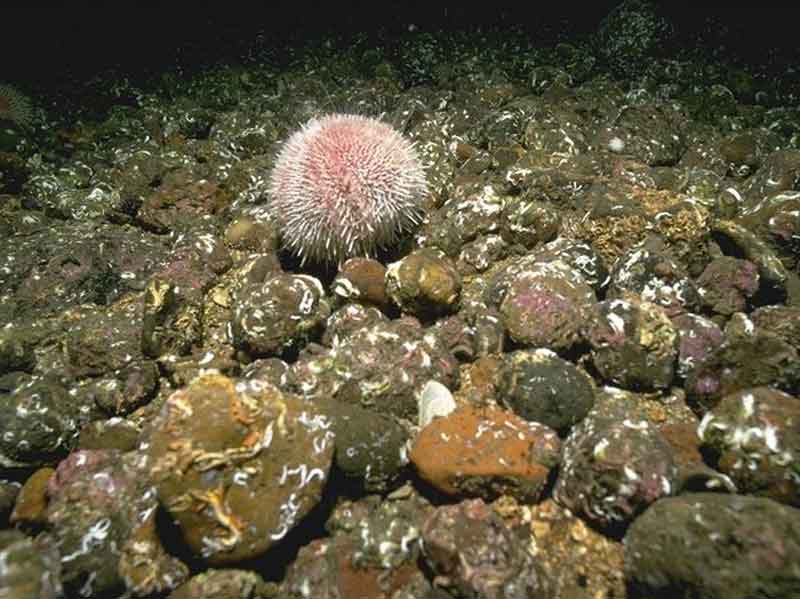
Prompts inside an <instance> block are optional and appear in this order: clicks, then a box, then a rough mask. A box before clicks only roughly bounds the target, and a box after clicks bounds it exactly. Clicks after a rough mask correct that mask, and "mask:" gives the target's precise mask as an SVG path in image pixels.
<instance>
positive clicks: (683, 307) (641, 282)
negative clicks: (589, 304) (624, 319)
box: [606, 236, 700, 317]
mask: <svg viewBox="0 0 800 599" xmlns="http://www.w3.org/2000/svg"><path fill="white" fill-rule="evenodd" d="M630 293H635V294H638V295H639V296H640V297H641V298H642V299H643V300H645V301H648V302H651V303H653V304H656V305H657V306H660V307H661V308H663V309H664V310H665V311H666V313H667V315H668V316H670V317H672V316H676V315H678V314H680V313H682V312H685V311H687V310H694V309H696V308H697V307H698V305H699V302H700V295H699V294H698V290H697V288H696V287H695V284H694V282H693V281H692V279H691V277H690V276H689V274H688V273H687V272H686V269H685V268H684V267H683V266H682V265H681V264H680V263H679V262H678V261H677V260H676V259H675V258H674V257H673V256H672V255H671V252H670V251H669V249H668V246H667V245H666V244H665V243H664V240H663V239H661V238H659V237H656V236H651V237H648V238H646V239H645V240H644V242H642V243H640V244H638V245H637V246H636V247H634V248H632V249H630V250H628V251H627V252H626V253H625V254H623V255H622V256H620V258H619V260H617V262H616V264H615V266H614V268H613V269H612V270H611V277H610V282H609V287H608V292H607V296H606V297H607V298H608V299H620V298H624V297H626V295H628V294H630Z"/></svg>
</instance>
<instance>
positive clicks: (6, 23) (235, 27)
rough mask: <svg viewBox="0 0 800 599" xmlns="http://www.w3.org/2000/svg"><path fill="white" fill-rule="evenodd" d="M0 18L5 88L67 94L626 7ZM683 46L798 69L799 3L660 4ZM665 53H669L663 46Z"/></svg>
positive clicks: (269, 8) (12, 0) (14, 3)
mask: <svg viewBox="0 0 800 599" xmlns="http://www.w3.org/2000/svg"><path fill="white" fill-rule="evenodd" d="M3 4H4V6H3V7H2V8H1V9H0V23H1V25H0V80H4V81H11V82H15V83H20V84H33V85H36V86H37V87H41V86H49V85H53V86H56V87H59V86H63V85H66V84H69V83H74V82H76V81H81V80H83V79H87V78H91V77H96V76H98V75H99V74H101V73H102V72H104V71H105V70H107V69H109V68H114V69H116V70H117V71H118V74H119V72H122V73H124V74H126V75H128V76H130V77H132V78H137V77H139V76H141V77H146V76H148V75H152V74H153V73H154V72H155V73H157V72H159V71H161V70H165V69H168V68H170V67H172V66H175V65H176V64H179V65H181V66H183V67H185V68H191V67H194V66H202V65H204V64H208V63H211V62H218V61H223V60H230V59H238V58H240V57H241V56H246V55H247V54H248V52H251V51H252V50H253V48H260V49H263V48H264V47H268V48H270V49H272V50H274V51H275V52H276V53H278V54H280V52H282V51H286V50H287V49H288V48H291V47H294V46H296V45H297V43H298V42H301V43H302V42H306V43H307V42H308V41H311V40H313V39H315V38H323V37H330V36H332V35H333V36H338V37H342V38H345V39H346V38H347V37H348V36H351V35H354V34H366V35H372V36H376V38H379V39H381V40H383V41H385V40H387V39H388V40H391V39H392V38H393V37H394V36H396V35H398V34H400V33H401V32H402V31H404V30H407V29H408V27H409V26H412V25H413V26H415V27H417V28H421V29H426V30H435V29H446V30H457V29H473V28H475V27H476V26H482V27H486V26H491V27H498V28H501V29H502V28H512V27H516V28H523V29H524V30H526V31H528V32H529V33H530V36H531V38H533V39H535V40H538V41H540V42H541V43H542V44H543V45H547V44H551V43H552V42H553V41H555V40H558V41H580V40H581V39H583V38H584V37H585V36H586V35H588V34H590V33H592V32H593V31H595V30H596V29H597V26H598V24H599V22H600V20H601V19H602V18H603V17H604V16H605V15H606V14H608V12H609V10H611V9H612V8H613V7H614V6H615V5H617V4H619V2H611V1H593V2H577V1H570V0H558V1H556V2H541V1H536V0H528V1H526V2H497V1H494V0H493V1H491V2H478V3H475V6H466V5H467V4H472V3H466V2H458V3H445V2H430V1H422V0H408V1H385V2H384V1H380V0H374V1H367V0H346V1H342V0H336V1H333V0H331V1H326V2H298V1H289V0H279V1H267V0H253V1H250V2H228V1H209V0H206V1H196V2H191V3H189V2H170V1H161V2H153V1H149V2H147V1H145V2H133V1H127V2H126V1H122V0H118V1H111V2H109V1H105V2H101V1H93V2H88V1H85V0H84V1H69V2H66V1H50V2H45V1H41V0H40V1H34V2H24V1H20V0H8V1H7V2H4V3H3ZM656 4H657V5H658V7H659V10H660V11H662V12H663V14H664V15H665V16H666V17H668V19H669V20H670V21H671V22H672V23H673V25H674V26H675V30H676V32H677V34H678V35H677V37H676V38H675V39H676V44H677V45H679V46H681V45H682V46H686V45H697V44H698V43H699V44H700V45H703V46H707V47H708V49H709V52H714V53H717V54H718V53H720V52H723V53H726V54H730V56H731V57H736V59H738V60H743V61H747V62H757V63H762V64H763V63H765V62H767V63H771V64H773V65H780V64H784V65H785V64H787V62H794V61H796V60H797V58H798V55H800V52H799V51H798V46H800V43H798V36H797V20H796V19H795V18H794V17H793V12H795V11H793V9H792V7H791V4H792V3H788V2H787V3H779V2H760V3H732V2H700V1H694V2H689V1H683V0H679V1H673V2H660V3H656ZM665 50H667V49H665Z"/></svg>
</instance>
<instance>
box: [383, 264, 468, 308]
mask: <svg viewBox="0 0 800 599" xmlns="http://www.w3.org/2000/svg"><path fill="white" fill-rule="evenodd" d="M386 292H387V294H388V295H389V296H390V297H391V298H392V300H393V301H394V302H395V303H396V304H397V305H398V306H400V308H401V309H402V310H403V311H404V312H407V313H409V314H413V315H415V316H418V317H420V318H423V319H431V318H435V317H436V316H440V315H442V314H447V313H449V312H453V311H455V310H456V309H457V308H458V302H459V299H460V297H461V275H459V274H458V271H457V270H456V268H455V266H454V265H453V263H452V262H451V261H450V260H449V259H448V258H447V257H446V256H444V254H443V253H442V252H436V251H434V250H431V249H427V248H423V249H420V250H417V251H415V252H412V253H411V254H409V255H408V256H406V257H405V258H403V259H402V260H400V261H399V262H395V263H394V264H391V265H389V268H388V269H387V271H386Z"/></svg>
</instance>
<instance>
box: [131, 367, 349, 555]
mask: <svg viewBox="0 0 800 599" xmlns="http://www.w3.org/2000/svg"><path fill="white" fill-rule="evenodd" d="M330 427H331V423H330V421H329V420H328V419H327V418H326V417H325V416H323V415H322V414H319V413H318V412H317V411H316V410H315V409H314V407H313V405H312V404H310V403H307V402H304V401H303V400H301V399H300V398H299V397H296V396H293V395H289V394H285V393H282V392H281V391H280V390H278V389H277V388H276V387H273V386H272V385H269V384H267V383H263V382H260V381H255V380H251V381H236V380H234V379H230V378H228V377H226V376H223V375H220V374H216V373H213V374H206V375H203V376H201V377H199V378H197V379H195V380H194V381H192V383H191V384H190V385H189V386H188V387H187V388H185V389H181V390H179V391H176V392H175V393H173V394H172V395H171V396H170V397H169V399H167V401H166V403H165V404H164V407H163V409H162V411H161V413H160V414H159V415H158V416H157V417H156V418H155V420H154V422H153V430H152V433H151V434H150V436H149V438H148V439H147V440H146V441H145V442H144V443H143V445H142V449H143V450H145V452H146V455H147V456H148V460H150V464H152V466H151V476H152V478H153V480H154V481H155V482H156V484H157V488H158V497H159V500H160V501H161V503H162V504H163V505H164V507H165V508H166V509H167V511H169V513H170V514H171V515H172V517H173V518H174V519H175V520H176V521H177V523H178V526H179V527H180V528H181V531H182V532H183V536H184V539H185V540H186V543H187V545H188V546H189V547H190V548H191V549H192V551H193V552H194V553H195V554H196V555H198V556H201V557H203V558H205V559H206V560H207V561H208V562H209V563H211V564H223V563H231V562H236V561H239V560H243V559H248V558H252V557H255V556H257V555H260V554H261V553H263V552H264V551H266V550H267V549H268V548H269V547H271V546H272V545H274V544H275V543H277V542H278V541H280V540H281V539H282V538H283V537H284V536H286V534H287V533H288V532H289V530H290V529H291V528H292V527H293V526H294V525H295V524H297V523H298V522H299V521H300V520H301V519H302V518H303V517H304V516H305V515H306V514H307V513H308V512H309V511H310V510H311V509H312V508H313V507H314V506H315V505H316V504H317V502H318V501H319V498H320V495H321V492H322V487H323V486H324V484H325V481H326V480H327V477H328V470H329V469H330V466H331V462H332V460H333V432H332V431H331V430H329V429H330Z"/></svg>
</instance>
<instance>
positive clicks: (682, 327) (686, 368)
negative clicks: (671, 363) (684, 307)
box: [672, 314, 722, 377]
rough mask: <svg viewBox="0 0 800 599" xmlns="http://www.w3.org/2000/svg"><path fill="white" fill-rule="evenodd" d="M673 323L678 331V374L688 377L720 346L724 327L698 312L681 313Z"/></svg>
mask: <svg viewBox="0 0 800 599" xmlns="http://www.w3.org/2000/svg"><path fill="white" fill-rule="evenodd" d="M672 324H673V325H674V326H675V330H676V331H677V332H678V375H679V376H682V377H686V376H687V375H688V374H689V373H690V372H692V371H693V370H694V369H695V368H697V367H698V366H699V365H700V364H702V363H703V361H704V360H705V359H706V358H708V356H710V355H711V354H712V353H713V352H714V350H715V349H716V348H718V347H719V346H720V344H721V343H722V329H720V328H719V326H717V325H716V323H714V321H712V320H709V319H707V318H704V317H702V316H699V315H697V314H681V315H680V316H676V317H675V318H673V319H672Z"/></svg>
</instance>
